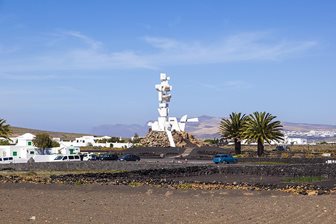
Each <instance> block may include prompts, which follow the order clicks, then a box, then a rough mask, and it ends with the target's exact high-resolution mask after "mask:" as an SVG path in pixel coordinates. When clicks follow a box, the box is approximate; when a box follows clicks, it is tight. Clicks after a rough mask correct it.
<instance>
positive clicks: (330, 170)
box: [218, 164, 336, 178]
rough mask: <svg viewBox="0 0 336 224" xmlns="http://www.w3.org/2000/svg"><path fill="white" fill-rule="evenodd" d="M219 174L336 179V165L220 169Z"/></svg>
mask: <svg viewBox="0 0 336 224" xmlns="http://www.w3.org/2000/svg"><path fill="white" fill-rule="evenodd" d="M218 172H219V173H223V174H238V175H258V176H286V177H296V176H325V177H329V178H335V177H336V164H293V165H271V166H265V165H256V166H252V165H250V166H248V165H246V166H226V167H219V168H218Z"/></svg>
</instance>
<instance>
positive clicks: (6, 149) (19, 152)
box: [0, 133, 80, 161]
mask: <svg viewBox="0 0 336 224" xmlns="http://www.w3.org/2000/svg"><path fill="white" fill-rule="evenodd" d="M35 137H36V136H35V135H33V134H30V133H26V134H24V135H21V136H18V137H15V138H11V141H12V142H13V143H15V145H2V146H0V157H13V158H14V159H15V160H22V161H27V160H28V159H30V158H31V157H32V158H34V159H35V161H37V160H40V161H43V158H42V157H43V156H42V157H41V154H40V151H39V150H38V148H37V147H35V146H34V144H33V139H34V138H35ZM79 152H80V148H79V147H64V146H63V147H57V148H51V149H46V152H45V155H57V154H62V155H69V154H78V153H79ZM37 157H39V158H38V159H37ZM40 157H41V158H40ZM50 158H52V156H51V157H50ZM44 159H46V160H47V161H48V158H44ZM44 161H45V160H44Z"/></svg>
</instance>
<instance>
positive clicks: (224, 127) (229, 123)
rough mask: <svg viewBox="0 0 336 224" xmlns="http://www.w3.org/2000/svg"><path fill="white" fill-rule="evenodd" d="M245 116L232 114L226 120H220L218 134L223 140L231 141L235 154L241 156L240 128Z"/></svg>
mask: <svg viewBox="0 0 336 224" xmlns="http://www.w3.org/2000/svg"><path fill="white" fill-rule="evenodd" d="M245 120H246V115H245V114H242V113H232V114H230V117H229V118H228V119H224V118H223V119H222V120H221V123H220V126H219V132H220V134H221V136H222V137H223V138H225V139H233V140H234V144H235V152H236V154H241V139H242V128H243V126H244V124H245Z"/></svg>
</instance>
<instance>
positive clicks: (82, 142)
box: [56, 136, 133, 148]
mask: <svg viewBox="0 0 336 224" xmlns="http://www.w3.org/2000/svg"><path fill="white" fill-rule="evenodd" d="M110 138H111V137H110V136H103V137H96V136H82V137H79V138H76V139H75V140H73V141H64V140H60V141H57V140H56V141H57V142H58V143H59V144H60V145H61V146H63V147H86V146H95V147H111V148H112V147H113V148H130V147H132V146H133V144H132V143H130V142H125V143H121V142H104V143H101V142H99V140H108V139H110Z"/></svg>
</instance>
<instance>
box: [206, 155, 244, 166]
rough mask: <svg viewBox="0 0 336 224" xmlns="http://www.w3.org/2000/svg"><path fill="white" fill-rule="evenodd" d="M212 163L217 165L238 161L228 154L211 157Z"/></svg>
mask: <svg viewBox="0 0 336 224" xmlns="http://www.w3.org/2000/svg"><path fill="white" fill-rule="evenodd" d="M212 161H213V162H214V163H216V164H218V163H227V164H229V163H237V162H238V160H237V159H236V158H233V157H232V156H231V155H229V154H217V155H215V156H214V157H213V159H212Z"/></svg>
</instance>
